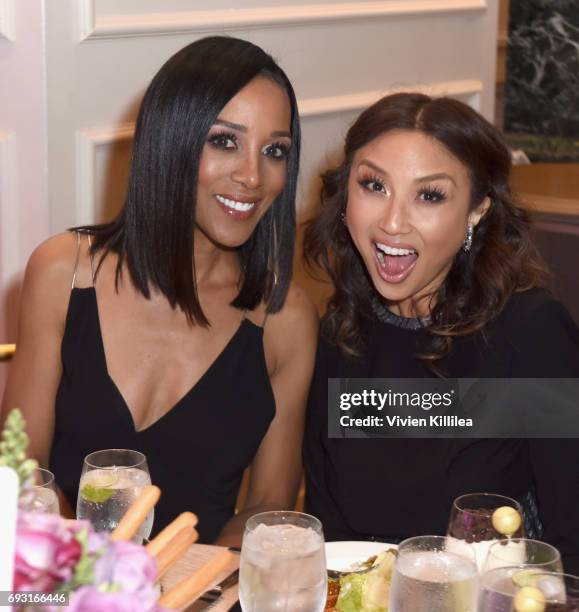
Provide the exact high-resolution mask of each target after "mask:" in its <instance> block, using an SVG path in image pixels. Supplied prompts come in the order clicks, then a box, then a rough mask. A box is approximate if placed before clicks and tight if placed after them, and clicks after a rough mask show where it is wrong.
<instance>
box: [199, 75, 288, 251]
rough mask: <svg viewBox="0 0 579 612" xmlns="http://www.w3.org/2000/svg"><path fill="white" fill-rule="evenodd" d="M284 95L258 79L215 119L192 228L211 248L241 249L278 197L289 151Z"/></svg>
mask: <svg viewBox="0 0 579 612" xmlns="http://www.w3.org/2000/svg"><path fill="white" fill-rule="evenodd" d="M290 124H291V107H290V101H289V97H288V95H287V93H286V91H285V90H284V89H283V88H282V87H281V86H280V85H278V84H277V83H275V82H274V81H272V80H271V79H268V78H265V77H263V76H257V77H255V78H254V79H253V80H252V81H250V82H249V83H248V84H247V85H246V86H245V87H244V88H243V89H241V90H240V91H239V92H238V93H237V95H235V96H234V97H233V98H232V99H231V100H230V101H229V102H228V103H227V105H226V106H225V107H224V108H223V109H222V110H221V112H220V113H219V115H218V117H217V119H216V121H215V123H214V124H213V126H212V127H211V129H210V130H209V133H208V135H207V140H206V143H205V146H204V148H203V152H202V155H201V160H200V165H199V176H198V180H197V208H196V224H197V227H198V229H199V230H200V231H201V233H202V234H203V235H204V236H205V237H206V238H208V239H209V240H210V241H211V242H212V243H214V244H217V245H220V246H224V247H237V246H240V245H242V244H243V243H244V242H246V240H247V239H248V238H249V237H250V236H251V234H252V232H253V230H254V229H255V227H256V225H257V224H258V222H259V220H260V219H261V218H262V217H263V215H264V214H265V213H266V212H267V210H268V209H269V207H270V206H271V205H272V203H273V201H274V200H275V199H276V198H277V196H278V195H279V194H280V193H281V191H282V190H283V188H284V186H285V181H286V160H287V156H288V154H289V150H290V147H291V134H290Z"/></svg>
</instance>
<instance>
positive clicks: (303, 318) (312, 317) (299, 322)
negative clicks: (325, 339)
mask: <svg viewBox="0 0 579 612" xmlns="http://www.w3.org/2000/svg"><path fill="white" fill-rule="evenodd" d="M269 324H272V325H275V326H276V327H278V328H281V327H288V328H289V329H288V330H287V331H288V333H292V332H293V331H296V330H295V327H296V326H297V327H300V326H302V327H305V328H308V327H309V328H313V329H314V332H315V331H317V326H318V313H317V311H316V307H315V305H314V303H313V301H312V300H311V298H310V296H309V295H308V294H307V292H306V291H305V290H304V289H302V288H301V287H300V286H299V285H296V284H295V283H293V282H292V283H291V284H290V288H289V291H288V294H287V297H286V300H285V303H284V305H283V308H282V309H281V310H280V311H279V312H277V313H275V314H273V315H270V316H269V319H268V325H269Z"/></svg>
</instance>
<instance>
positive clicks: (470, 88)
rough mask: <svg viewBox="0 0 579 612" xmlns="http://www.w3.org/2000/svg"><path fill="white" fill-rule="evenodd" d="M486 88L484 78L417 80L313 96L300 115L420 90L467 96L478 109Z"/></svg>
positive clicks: (337, 110) (334, 110)
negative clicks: (432, 81) (410, 83)
mask: <svg viewBox="0 0 579 612" xmlns="http://www.w3.org/2000/svg"><path fill="white" fill-rule="evenodd" d="M482 90H483V84H482V81H480V80H478V79H468V80H464V81H444V82H438V83H417V84H415V85H404V86H400V87H397V86H394V87H390V88H388V89H386V90H376V91H363V92H360V93H355V94H345V95H341V96H329V97H327V98H311V99H309V100H303V101H301V102H299V109H300V117H301V118H307V117H315V116H318V115H329V114H332V113H343V112H348V111H356V110H362V109H363V108H366V107H368V106H370V105H371V104H374V102H376V101H377V100H379V99H380V98H382V97H383V96H386V95H388V94H392V93H397V92H403V91H419V92H422V93H426V94H428V95H430V96H451V97H453V98H456V97H460V98H466V102H467V103H468V104H470V105H471V106H472V107H473V108H474V109H476V110H478V98H479V97H480V94H481V92H482Z"/></svg>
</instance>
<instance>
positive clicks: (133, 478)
mask: <svg viewBox="0 0 579 612" xmlns="http://www.w3.org/2000/svg"><path fill="white" fill-rule="evenodd" d="M150 484H151V477H150V475H149V468H148V467H147V459H146V457H145V455H143V453H140V452H139V451H134V450H127V449H119V448H113V449H108V450H100V451H96V452H94V453H91V454H90V455H87V456H86V457H85V459H84V465H83V468H82V474H81V477H80V485H79V491H78V501H77V506H76V516H77V518H79V519H88V520H89V521H90V522H91V523H92V525H93V527H94V528H95V529H96V530H97V531H113V530H114V529H115V528H116V526H117V525H118V524H119V522H120V520H121V518H122V517H123V515H124V514H125V512H126V511H127V510H128V508H129V506H130V505H131V504H132V503H133V501H135V499H136V498H137V497H138V496H139V494H140V493H141V491H142V490H143V489H144V488H145V487H147V486H148V485H150ZM153 516H154V511H153V510H151V512H149V514H148V516H147V518H146V520H145V521H144V523H143V524H142V525H141V528H140V529H139V531H138V532H137V535H136V536H135V538H134V541H135V542H138V543H141V542H142V541H143V539H147V538H148V537H149V536H150V535H151V529H152V528H153Z"/></svg>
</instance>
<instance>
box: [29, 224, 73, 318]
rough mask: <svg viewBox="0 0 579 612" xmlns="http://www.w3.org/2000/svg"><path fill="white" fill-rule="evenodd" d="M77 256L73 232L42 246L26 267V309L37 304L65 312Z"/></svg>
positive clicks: (51, 239)
mask: <svg viewBox="0 0 579 612" xmlns="http://www.w3.org/2000/svg"><path fill="white" fill-rule="evenodd" d="M77 253H78V242H77V237H76V235H75V234H73V233H70V232H65V233H62V234H58V235H56V236H53V237H52V238H49V239H48V240H46V241H44V242H43V243H42V244H40V245H39V246H38V247H37V248H36V249H35V250H34V252H33V253H32V255H31V256H30V259H29V260H28V265H27V266H26V274H25V278H24V287H23V300H22V301H23V306H26V304H27V303H29V304H30V305H31V306H32V305H33V304H35V303H36V304H39V305H40V304H42V305H43V306H44V307H47V308H49V309H51V310H52V309H56V310H58V311H59V312H63V310H64V309H65V308H66V304H67V303H68V296H69V293H70V287H71V284H72V276H73V274H74V267H75V262H76V257H77Z"/></svg>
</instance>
